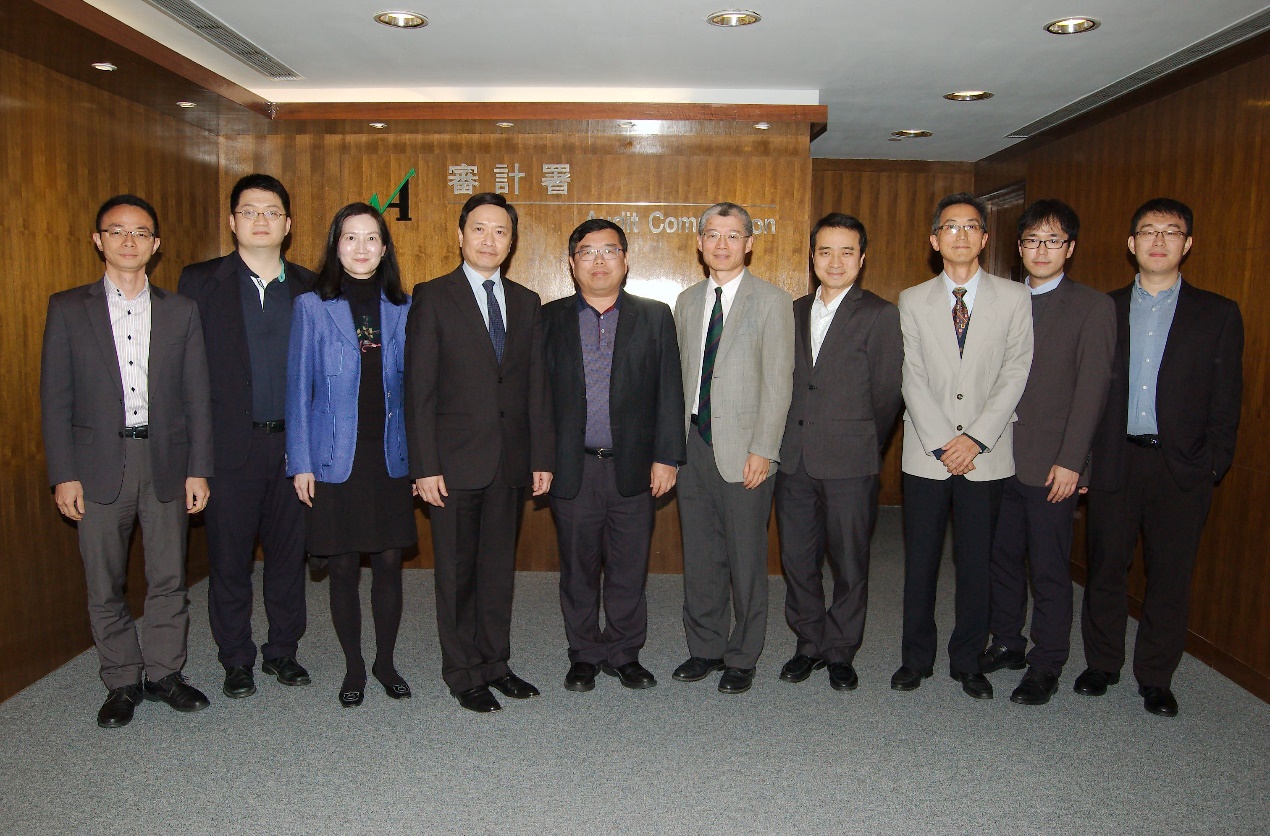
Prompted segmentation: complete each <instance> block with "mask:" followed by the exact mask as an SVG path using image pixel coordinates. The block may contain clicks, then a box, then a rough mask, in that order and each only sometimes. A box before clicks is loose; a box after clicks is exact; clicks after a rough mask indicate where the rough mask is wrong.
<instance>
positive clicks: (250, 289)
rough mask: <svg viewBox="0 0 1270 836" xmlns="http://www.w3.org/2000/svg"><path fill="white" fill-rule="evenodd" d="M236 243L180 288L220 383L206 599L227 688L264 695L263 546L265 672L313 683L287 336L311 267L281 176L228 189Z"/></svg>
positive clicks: (193, 268)
mask: <svg viewBox="0 0 1270 836" xmlns="http://www.w3.org/2000/svg"><path fill="white" fill-rule="evenodd" d="M229 228H230V229H231V230H232V231H233V233H234V238H235V240H236V241H237V247H236V249H235V251H234V252H232V253H230V254H229V255H227V256H222V257H221V258H214V259H212V260H211V261H204V262H202V263H201V264H191V265H190V266H188V267H186V268H185V269H184V270H183V271H181V281H180V284H178V285H177V289H178V291H179V292H180V293H181V294H183V295H185V296H188V297H190V298H191V299H193V300H194V301H195V302H197V303H198V308H199V315H200V317H201V319H202V322H203V339H204V342H205V343H206V345H207V359H208V365H209V371H210V373H211V386H212V438H213V441H214V442H215V444H214V449H215V455H216V478H215V479H213V480H212V483H211V486H212V487H213V488H214V489H215V491H216V498H215V499H214V500H212V501H211V502H209V503H208V506H207V512H206V513H205V514H204V515H203V519H204V521H205V522H206V524H207V551H208V555H207V558H208V570H209V571H208V578H207V607H208V617H209V620H210V621H211V626H212V635H213V636H214V637H215V639H216V645H217V646H218V647H219V648H220V653H219V658H220V662H221V664H222V665H224V666H225V684H224V686H223V687H222V689H221V690H222V691H223V693H224V694H225V696H227V697H231V698H239V697H248V696H251V695H252V694H254V693H256V683H255V678H254V676H253V673H252V669H253V668H254V667H255V664H256V645H255V644H254V643H253V642H252V640H251V604H252V588H251V576H252V569H253V567H254V564H255V547H256V538H257V537H259V538H260V544H261V547H262V548H263V549H264V554H265V565H264V597H265V613H266V615H267V616H268V619H269V637H268V640H267V641H266V643H265V645H264V647H263V648H261V656H262V657H263V660H264V661H263V662H262V664H261V670H262V671H263V672H264V673H266V674H270V675H272V676H276V677H277V678H278V681H279V682H280V683H282V684H283V685H308V684H309V674H308V671H306V670H305V669H304V668H303V667H301V666H300V663H299V662H297V661H296V649H297V647H298V646H299V642H300V637H301V636H303V635H304V628H305V604H304V515H303V514H302V513H301V506H300V503H299V502H296V501H295V491H294V489H293V488H292V486H291V480H290V479H288V478H287V475H286V451H287V445H286V432H285V431H286V424H285V421H284V417H285V415H286V406H287V403H286V395H287V393H286V384H287V342H288V340H289V338H290V334H291V306H292V301H293V300H294V299H295V297H297V296H299V295H300V294H301V293H304V292H305V291H307V290H311V289H312V287H313V274H312V273H310V272H309V271H308V270H306V269H304V268H303V267H301V266H299V265H297V264H292V263H291V262H289V261H285V260H284V259H283V258H282V244H283V241H284V240H286V237H287V235H288V234H289V233H290V231H291V198H290V196H289V195H288V194H287V190H286V189H285V188H284V187H283V185H282V184H281V183H279V182H278V181H277V180H276V179H275V178H273V177H270V176H269V175H267V174H249V175H247V176H246V177H243V178H242V179H240V180H239V181H238V182H237V183H236V184H235V185H234V188H233V190H232V191H231V192H230V196H229Z"/></svg>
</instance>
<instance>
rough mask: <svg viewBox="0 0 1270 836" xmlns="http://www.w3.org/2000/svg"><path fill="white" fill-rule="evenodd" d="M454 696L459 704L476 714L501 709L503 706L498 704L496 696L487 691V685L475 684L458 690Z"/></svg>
mask: <svg viewBox="0 0 1270 836" xmlns="http://www.w3.org/2000/svg"><path fill="white" fill-rule="evenodd" d="M454 697H455V699H457V700H458V701H459V705H461V706H463V707H464V708H466V709H467V710H468V711H475V712H476V713H478V714H488V713H489V712H491V711H501V710H502V708H503V707H502V706H501V705H499V704H498V698H497V697H495V696H494V695H493V694H491V693H490V692H489V686H488V685H477V686H476V687H475V688H469V689H468V690H466V691H460V692H459V693H457V694H455V695H454Z"/></svg>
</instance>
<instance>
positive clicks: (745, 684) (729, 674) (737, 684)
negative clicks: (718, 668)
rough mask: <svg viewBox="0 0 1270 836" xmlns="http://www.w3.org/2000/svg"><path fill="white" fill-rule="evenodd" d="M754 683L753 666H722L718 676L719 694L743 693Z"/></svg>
mask: <svg viewBox="0 0 1270 836" xmlns="http://www.w3.org/2000/svg"><path fill="white" fill-rule="evenodd" d="M753 684H754V668H724V669H723V676H721V677H719V693H720V694H744V693H745V692H746V691H748V690H750V686H751V685H753Z"/></svg>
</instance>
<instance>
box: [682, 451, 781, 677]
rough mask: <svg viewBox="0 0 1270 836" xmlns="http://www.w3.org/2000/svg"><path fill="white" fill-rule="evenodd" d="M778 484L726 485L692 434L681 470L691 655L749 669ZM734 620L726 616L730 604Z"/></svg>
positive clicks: (761, 611)
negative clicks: (770, 523)
mask: <svg viewBox="0 0 1270 836" xmlns="http://www.w3.org/2000/svg"><path fill="white" fill-rule="evenodd" d="M775 485H776V480H775V479H773V478H770V477H769V478H768V479H766V480H765V481H764V482H763V484H761V485H759V486H758V487H757V488H755V489H753V490H747V489H746V487H745V485H744V484H742V483H740V482H726V481H724V479H723V477H722V476H721V475H720V474H719V468H718V467H717V466H716V465H715V463H714V450H712V449H711V448H710V445H708V444H706V442H705V440H704V439H702V438H701V434H700V433H699V432H698V431H697V429H696V428H695V427H694V428H693V430H692V432H690V433H688V463H687V464H685V465H684V466H683V467H682V468H680V470H679V483H678V491H679V528H680V531H681V532H682V533H683V547H684V632H685V634H686V635H687V638H688V652H689V653H690V654H691V655H693V656H700V657H702V658H706V659H723V663H724V664H725V665H727V666H728V667H733V668H752V667H754V666H755V664H756V663H757V662H758V657H759V655H760V654H761V653H762V652H763V640H764V638H765V637H766V633H767V521H768V518H769V517H770V516H771V512H772V492H773V490H775ZM729 598H731V601H732V609H733V612H734V613H735V616H736V621H735V624H732V625H731V630H730V631H729V625H730V621H731V618H730V616H731V615H732V614H731V613H729V612H728V600H729Z"/></svg>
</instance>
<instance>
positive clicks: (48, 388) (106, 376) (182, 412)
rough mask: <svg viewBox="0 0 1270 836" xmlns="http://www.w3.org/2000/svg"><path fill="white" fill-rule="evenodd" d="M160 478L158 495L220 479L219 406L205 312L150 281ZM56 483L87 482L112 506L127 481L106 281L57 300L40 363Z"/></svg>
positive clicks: (156, 473)
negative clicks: (215, 435)
mask: <svg viewBox="0 0 1270 836" xmlns="http://www.w3.org/2000/svg"><path fill="white" fill-rule="evenodd" d="M150 303H151V321H150V358H149V368H148V372H147V378H146V386H147V388H148V394H149V419H148V421H149V427H150V440H149V442H148V443H149V447H150V476H151V479H152V481H153V485H154V493H155V496H156V497H158V499H159V500H160V501H161V502H171V501H173V500H176V499H179V498H181V497H184V496H185V480H186V478H188V477H191V476H204V477H206V476H211V475H212V472H213V471H212V427H211V404H210V398H209V395H208V380H207V357H206V355H205V354H204V353H203V329H202V327H201V325H200V323H199V318H198V308H197V307H195V305H194V303H193V302H191V301H190V300H188V299H186V298H184V297H182V296H178V295H176V294H174V293H170V292H168V291H165V290H163V289H162V288H159V287H155V286H154V285H153V284H151V285H150ZM40 407H41V413H42V415H41V418H42V423H43V428H44V455H45V458H46V459H47V463H48V476H49V483H50V484H52V485H56V484H59V483H61V482H71V481H78V482H80V483H81V484H82V485H83V487H84V498H85V499H87V500H89V501H90V502H96V503H99V504H106V503H111V502H114V501H115V500H116V499H118V497H119V490H120V488H121V487H122V485H123V464H124V437H123V430H124V427H125V426H127V422H126V420H125V417H124V406H123V379H122V377H121V376H120V374H119V355H118V354H117V352H116V351H115V338H114V334H113V333H112V331H111V328H110V312H109V309H108V307H107V304H106V291H105V288H104V287H103V286H102V282H101V281H100V280H98V281H96V282H93V283H92V284H88V285H83V286H82V287H76V288H73V289H71V290H65V291H62V292H61V293H55V294H53V296H51V297H50V298H49V307H48V319H47V321H46V322H45V325H44V349H43V354H42V358H41V367H40Z"/></svg>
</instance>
